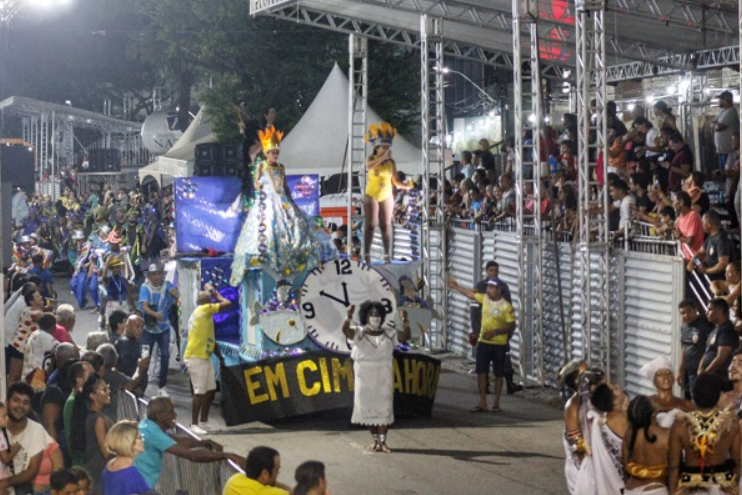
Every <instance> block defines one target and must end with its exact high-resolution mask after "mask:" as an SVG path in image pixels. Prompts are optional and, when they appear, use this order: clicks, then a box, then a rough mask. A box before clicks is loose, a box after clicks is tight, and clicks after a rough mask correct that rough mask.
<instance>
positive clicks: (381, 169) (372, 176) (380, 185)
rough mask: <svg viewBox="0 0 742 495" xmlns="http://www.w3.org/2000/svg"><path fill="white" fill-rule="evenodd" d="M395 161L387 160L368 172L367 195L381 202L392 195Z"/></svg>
mask: <svg viewBox="0 0 742 495" xmlns="http://www.w3.org/2000/svg"><path fill="white" fill-rule="evenodd" d="M392 174H394V161H392V160H387V161H385V162H384V163H382V164H381V165H377V166H376V167H374V168H372V169H371V170H369V171H368V172H367V173H366V195H367V196H370V197H371V198H373V199H375V200H376V201H377V202H379V203H381V202H383V201H386V200H387V199H389V198H391V197H392Z"/></svg>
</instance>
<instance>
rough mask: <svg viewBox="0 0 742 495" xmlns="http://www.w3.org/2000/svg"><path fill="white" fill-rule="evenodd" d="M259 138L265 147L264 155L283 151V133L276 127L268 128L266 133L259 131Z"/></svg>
mask: <svg viewBox="0 0 742 495" xmlns="http://www.w3.org/2000/svg"><path fill="white" fill-rule="evenodd" d="M258 137H259V138H260V142H261V143H262V145H263V153H268V152H269V151H271V150H280V149H281V140H282V139H283V132H281V131H277V130H276V128H275V127H274V126H270V127H266V128H265V130H264V131H258Z"/></svg>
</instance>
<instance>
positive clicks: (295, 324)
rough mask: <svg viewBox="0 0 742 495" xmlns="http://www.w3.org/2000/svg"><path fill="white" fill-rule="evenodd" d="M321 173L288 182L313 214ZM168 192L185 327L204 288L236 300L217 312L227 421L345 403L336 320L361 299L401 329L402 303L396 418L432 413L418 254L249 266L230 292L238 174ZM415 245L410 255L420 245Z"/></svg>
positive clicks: (190, 181)
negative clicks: (297, 266)
mask: <svg viewBox="0 0 742 495" xmlns="http://www.w3.org/2000/svg"><path fill="white" fill-rule="evenodd" d="M318 179H319V177H318V176H307V175H302V176H290V175H289V176H287V178H286V182H287V185H288V189H289V191H290V192H291V195H292V199H293V200H294V202H295V203H296V204H297V206H298V207H299V208H301V209H302V210H303V211H304V212H306V213H307V215H308V216H310V217H311V216H316V215H319V180H318ZM174 192H175V208H176V221H175V230H176V232H177V240H176V246H177V252H178V256H177V260H178V261H177V273H178V288H179V290H180V293H181V329H183V330H186V329H187V327H188V318H189V316H190V314H191V313H192V312H193V309H194V308H195V299H196V293H197V292H198V291H200V290H203V287H204V285H205V284H206V283H211V284H212V285H213V286H214V287H215V288H216V289H217V290H218V291H219V292H220V293H221V294H222V296H224V297H225V298H227V299H229V300H230V301H232V307H231V309H230V310H229V311H227V312H223V313H220V314H217V315H216V316H215V317H214V321H215V329H216V339H217V347H218V349H219V350H220V352H221V354H222V355H223V356H224V358H225V364H226V366H225V367H222V368H221V370H220V373H219V380H220V384H221V390H222V405H223V406H222V411H223V415H224V419H225V421H226V422H227V424H228V425H235V424H241V423H246V422H250V421H256V420H271V419H277V418H285V417H292V416H297V415H302V414H307V413H313V412H319V411H327V410H333V409H345V408H350V407H351V406H352V402H353V384H354V380H353V365H352V361H351V358H350V345H349V343H348V341H347V340H346V338H345V336H344V335H343V333H342V331H341V325H342V322H343V319H344V318H345V315H346V312H347V308H348V306H350V305H351V304H355V305H360V304H361V303H362V302H364V301H367V300H377V301H381V302H382V303H383V304H384V306H385V308H386V309H387V313H388V316H387V318H386V321H385V325H386V326H388V327H390V328H399V325H400V321H399V317H398V312H399V310H400V309H404V310H405V311H406V312H407V314H408V315H409V319H410V322H411V329H412V336H413V338H412V341H411V342H410V343H408V344H405V345H402V346H400V347H399V348H398V349H397V351H396V352H395V364H394V372H395V384H394V386H395V413H396V414H398V415H405V414H411V415H419V416H429V415H430V414H431V411H432V407H433V402H434V399H435V393H436V388H437V383H438V376H439V374H440V362H439V361H438V360H436V359H434V358H432V357H430V356H428V355H427V354H425V353H424V352H422V349H424V348H425V347H426V345H427V343H428V342H427V332H428V329H429V328H430V325H431V320H432V309H431V308H430V307H429V305H428V304H427V302H426V301H424V300H423V299H422V298H421V297H420V296H419V295H418V290H419V283H418V279H417V274H418V273H419V263H420V262H419V260H416V259H407V260H395V261H393V262H392V263H389V264H381V263H377V262H372V263H371V264H366V263H364V262H362V261H360V260H356V259H349V258H344V257H341V258H340V259H335V260H331V261H328V262H326V263H324V264H322V265H321V266H307V267H305V269H304V270H302V271H299V272H296V273H291V274H290V276H286V275H285V274H279V273H275V272H273V271H271V270H267V269H264V268H263V267H260V266H254V267H252V266H251V267H250V268H249V270H248V271H247V273H246V274H245V276H244V277H243V278H242V281H241V283H240V284H239V285H238V286H237V287H233V286H232V285H230V278H232V273H231V267H232V255H233V254H232V253H234V251H235V246H236V244H237V240H238V237H239V235H240V231H241V228H242V225H243V223H244V221H245V213H244V212H243V208H242V204H243V203H242V196H241V183H240V181H239V180H236V179H235V178H234V177H184V178H179V179H176V180H175V182H174ZM254 207H256V206H254ZM317 221H318V222H319V221H320V220H317ZM256 235H257V233H256ZM412 241H413V244H414V239H413V240H412ZM411 252H412V253H413V256H411V258H413V257H414V255H415V254H416V252H417V250H416V249H415V248H414V247H413V248H412V250H411ZM186 337H187V336H186ZM183 345H184V344H183ZM214 362H215V365H216V364H217V361H216V359H214Z"/></svg>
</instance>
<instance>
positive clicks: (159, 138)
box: [142, 111, 183, 155]
mask: <svg viewBox="0 0 742 495" xmlns="http://www.w3.org/2000/svg"><path fill="white" fill-rule="evenodd" d="M182 135H183V132H182V131H180V129H178V114H177V113H176V112H166V111H160V112H154V113H152V114H150V115H149V116H148V117H147V118H146V119H145V120H144V124H142V144H143V145H144V147H145V148H147V149H148V150H149V151H150V153H154V154H156V155H163V154H165V153H167V151H168V150H169V149H170V148H172V147H173V145H174V144H175V143H177V142H178V139H180V136H182Z"/></svg>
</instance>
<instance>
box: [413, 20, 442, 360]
mask: <svg viewBox="0 0 742 495" xmlns="http://www.w3.org/2000/svg"><path fill="white" fill-rule="evenodd" d="M442 28H443V23H442V21H441V19H440V18H437V17H429V16H427V15H423V16H421V18H420V40H421V45H420V70H421V77H420V81H421V83H422V88H421V89H422V91H421V93H422V115H421V120H422V150H423V163H422V166H423V184H422V188H423V198H424V203H423V211H422V216H421V219H422V242H421V245H422V259H423V263H422V270H423V280H424V281H425V295H426V296H428V297H429V300H431V301H432V302H433V307H434V308H436V309H437V310H438V311H437V316H436V320H435V322H434V330H435V331H434V332H433V338H431V342H430V346H431V347H433V348H436V349H445V348H446V345H447V329H446V324H445V322H446V321H447V320H446V318H447V314H448V311H447V307H448V297H447V290H446V287H447V286H446V282H447V280H446V273H448V260H447V251H448V250H447V246H446V228H445V213H444V210H443V181H444V179H445V177H444V172H445V163H444V146H445V143H446V124H445V123H446V118H445V114H444V108H445V105H444V104H445V99H444V94H445V89H444V84H443V83H444V81H443V66H444V65H443V63H444V60H443V31H442ZM431 197H432V198H435V201H432V200H431Z"/></svg>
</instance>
